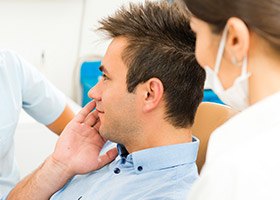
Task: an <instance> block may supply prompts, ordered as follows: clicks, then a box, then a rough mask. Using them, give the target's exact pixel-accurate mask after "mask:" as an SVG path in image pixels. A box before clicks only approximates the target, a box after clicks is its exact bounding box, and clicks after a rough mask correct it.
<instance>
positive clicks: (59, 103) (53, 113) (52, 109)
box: [14, 55, 66, 125]
mask: <svg viewBox="0 0 280 200" xmlns="http://www.w3.org/2000/svg"><path fill="white" fill-rule="evenodd" d="M14 56H15V59H16V60H17V62H18V63H17V66H18V68H19V69H18V71H19V73H21V76H19V77H20V79H21V83H22V107H23V109H24V110H25V111H26V112H27V113H28V114H29V115H31V116H32V117H33V118H34V119H35V120H37V121H39V122H40V123H43V124H45V125H48V124H51V123H52V122H54V121H55V120H56V119H57V118H58V117H59V116H60V115H61V114H62V112H63V110H64V108H65V106H66V98H65V95H64V94H63V93H62V92H61V91H59V90H58V89H57V88H55V87H54V86H53V84H51V83H50V81H48V80H47V79H46V78H45V77H44V76H43V75H42V74H41V73H40V72H39V71H38V70H37V69H36V68H35V67H33V66H31V65H30V64H29V63H28V62H26V61H25V60H24V59H23V58H22V57H20V56H18V55H14Z"/></svg>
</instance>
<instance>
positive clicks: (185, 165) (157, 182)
mask: <svg viewBox="0 0 280 200" xmlns="http://www.w3.org/2000/svg"><path fill="white" fill-rule="evenodd" d="M198 146H199V141H198V139H197V138H193V142H191V143H183V144H176V145H169V146H162V147H156V148H151V149H145V150H141V151H138V152H134V153H132V154H128V153H127V151H126V150H125V148H124V147H123V146H122V145H118V152H119V156H118V157H117V158H116V159H115V160H114V161H113V162H112V163H110V164H109V165H107V166H105V167H103V168H102V169H100V170H97V171H94V172H91V173H88V174H85V175H78V176H75V177H74V178H73V179H72V180H70V181H69V182H68V183H67V184H66V185H65V186H64V188H62V189H61V190H59V191H58V192H57V193H55V194H54V195H53V196H52V198H51V200H60V199H73V200H85V199H87V200H105V199H106V200H128V199H129V200H139V199H145V200H147V199H176V200H178V199H184V200H185V197H186V196H187V194H188V192H189V190H190V188H191V186H192V184H193V182H194V181H195V180H196V178H197V177H198V172H197V167H196V163H195V161H196V157H197V151H198ZM127 154H128V155H127Z"/></svg>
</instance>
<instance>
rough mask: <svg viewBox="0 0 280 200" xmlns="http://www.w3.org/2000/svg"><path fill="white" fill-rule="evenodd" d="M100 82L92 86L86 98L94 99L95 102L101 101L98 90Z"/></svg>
mask: <svg viewBox="0 0 280 200" xmlns="http://www.w3.org/2000/svg"><path fill="white" fill-rule="evenodd" d="M99 83H100V82H98V83H97V84H96V85H95V86H93V87H92V88H91V89H90V90H89V91H88V97H89V98H91V99H95V100H96V101H100V100H101V90H100V84H99Z"/></svg>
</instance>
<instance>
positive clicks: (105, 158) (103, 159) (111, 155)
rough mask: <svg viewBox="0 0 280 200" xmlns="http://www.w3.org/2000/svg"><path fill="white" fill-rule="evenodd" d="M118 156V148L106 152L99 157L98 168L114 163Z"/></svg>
mask: <svg viewBox="0 0 280 200" xmlns="http://www.w3.org/2000/svg"><path fill="white" fill-rule="evenodd" d="M117 155H118V150H117V148H116V147H115V148H113V149H111V150H109V151H107V152H106V154H104V155H102V156H99V158H98V168H99V169H100V168H102V167H103V166H105V165H107V164H108V163H110V162H112V161H113V160H114V159H115V158H116V157H117Z"/></svg>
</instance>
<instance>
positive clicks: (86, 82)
mask: <svg viewBox="0 0 280 200" xmlns="http://www.w3.org/2000/svg"><path fill="white" fill-rule="evenodd" d="M100 65H101V61H99V60H98V61H85V62H83V63H82V65H81V73H80V82H81V87H82V106H85V105H86V104H87V103H88V102H89V101H91V99H90V98H89V97H88V95H87V94H88V91H89V90H90V89H91V88H92V87H93V86H94V85H95V84H96V83H97V82H98V80H99V77H101V76H102V72H100V71H99V67H100Z"/></svg>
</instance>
